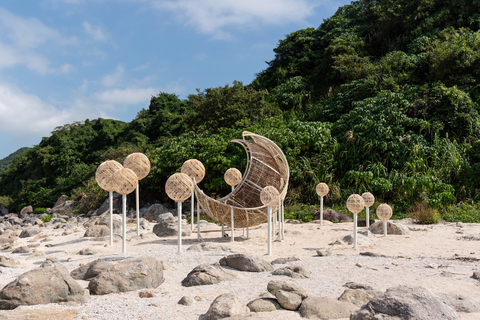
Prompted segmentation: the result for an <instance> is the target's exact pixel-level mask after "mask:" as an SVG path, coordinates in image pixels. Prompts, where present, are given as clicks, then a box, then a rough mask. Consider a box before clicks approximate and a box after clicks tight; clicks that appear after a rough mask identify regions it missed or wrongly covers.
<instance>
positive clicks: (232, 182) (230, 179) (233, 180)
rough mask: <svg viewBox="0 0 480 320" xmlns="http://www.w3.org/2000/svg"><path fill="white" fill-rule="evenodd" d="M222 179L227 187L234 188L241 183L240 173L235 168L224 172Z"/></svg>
mask: <svg viewBox="0 0 480 320" xmlns="http://www.w3.org/2000/svg"><path fill="white" fill-rule="evenodd" d="M223 178H224V179H225V182H226V183H227V184H228V185H229V186H236V185H237V184H239V183H240V181H242V173H241V172H240V170H238V169H237V168H230V169H228V170H227V171H225V174H224V175H223Z"/></svg>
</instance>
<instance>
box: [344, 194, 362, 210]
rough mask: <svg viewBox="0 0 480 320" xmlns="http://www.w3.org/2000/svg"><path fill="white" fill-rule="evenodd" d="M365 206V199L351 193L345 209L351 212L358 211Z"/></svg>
mask: <svg viewBox="0 0 480 320" xmlns="http://www.w3.org/2000/svg"><path fill="white" fill-rule="evenodd" d="M364 207H365V201H363V198H362V197H361V196H360V195H358V194H352V195H351V196H350V197H348V199H347V209H348V210H350V212H352V213H359V212H360V211H362V210H363V208H364Z"/></svg>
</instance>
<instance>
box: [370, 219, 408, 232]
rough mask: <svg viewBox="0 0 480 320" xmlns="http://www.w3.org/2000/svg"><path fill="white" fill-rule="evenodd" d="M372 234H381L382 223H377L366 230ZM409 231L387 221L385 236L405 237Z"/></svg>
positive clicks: (404, 227)
mask: <svg viewBox="0 0 480 320" xmlns="http://www.w3.org/2000/svg"><path fill="white" fill-rule="evenodd" d="M368 229H369V230H370V231H371V232H372V233H374V234H383V221H377V222H375V223H374V224H372V225H371V226H370V227H369V228H368ZM409 233H410V231H409V230H408V228H407V227H406V226H404V225H403V224H400V223H393V222H391V221H387V234H396V235H405V234H409Z"/></svg>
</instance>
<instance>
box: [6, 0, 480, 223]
mask: <svg viewBox="0 0 480 320" xmlns="http://www.w3.org/2000/svg"><path fill="white" fill-rule="evenodd" d="M479 12H480V2H478V1H476V0H475V1H473V0H471V1H466V0H465V1H463V0H460V1H454V2H451V1H440V0H429V1H425V0H414V1H405V0H400V1H391V0H388V1H384V0H380V1H366V0H362V1H354V2H352V3H351V4H350V5H346V6H343V7H341V8H340V9H339V10H338V11H337V12H336V13H335V14H334V15H333V16H332V17H331V18H329V19H326V20H324V21H323V23H321V24H320V26H319V27H318V28H316V29H315V28H307V29H302V30H298V31H295V32H292V33H291V34H289V35H287V36H286V37H285V39H282V40H280V41H279V43H278V46H277V47H276V48H274V52H275V58H274V59H273V60H272V61H270V62H268V63H267V68H266V69H265V70H263V71H259V73H258V74H257V75H256V79H255V80H254V81H253V82H252V83H251V84H248V85H243V84H242V83H240V82H236V81H234V82H233V84H232V85H225V86H220V87H217V88H208V89H205V90H203V91H199V92H197V93H194V94H191V95H189V96H188V98H187V99H185V100H182V99H179V98H178V97H177V96H176V95H174V94H170V93H163V92H160V93H159V94H158V95H157V96H155V97H152V99H151V102H150V105H149V106H148V108H145V109H142V110H140V111H139V112H138V114H137V116H136V118H135V119H133V120H132V121H131V122H130V123H120V122H116V121H113V120H105V119H98V121H89V120H86V121H85V122H84V123H83V122H82V123H74V124H70V125H66V126H64V127H62V128H58V129H56V130H55V131H54V132H52V135H51V136H50V137H48V138H45V139H44V140H42V142H41V143H40V144H39V145H37V146H35V147H34V148H32V149H30V150H28V152H26V153H25V154H23V155H21V156H19V157H17V158H16V159H15V160H14V161H13V162H12V164H11V165H10V166H8V167H7V168H6V169H4V170H3V171H2V173H1V174H0V196H7V197H10V198H11V201H12V202H11V205H10V206H11V207H12V209H13V210H15V209H18V208H21V207H22V206H23V205H27V204H31V205H34V206H41V207H44V206H49V205H51V204H52V203H54V202H55V200H56V198H57V197H58V196H59V195H60V194H65V193H66V194H70V195H71V196H72V197H73V198H78V199H82V198H85V196H86V195H93V196H95V197H96V198H97V201H98V202H101V201H102V200H103V199H104V197H105V193H104V192H102V191H101V190H100V189H99V188H98V186H97V185H96V183H95V181H94V173H95V169H96V167H97V166H98V165H99V164H100V163H101V162H103V161H105V160H108V159H116V160H117V161H120V162H122V161H123V159H124V158H125V157H126V156H127V155H128V154H130V153H131V152H135V151H139V152H144V153H145V154H146V155H147V156H148V157H149V158H150V160H151V163H152V169H151V173H150V175H149V176H148V177H147V178H145V179H144V180H142V181H141V185H142V187H141V188H142V197H143V198H144V200H149V201H153V200H161V201H166V200H167V197H166V195H165V192H164V190H163V188H164V184H165V181H166V179H167V178H168V177H169V176H170V175H171V174H172V173H174V172H175V171H178V170H179V168H180V167H181V165H182V163H183V162H184V161H185V160H187V159H190V158H196V159H199V160H200V161H202V162H203V163H204V165H205V167H206V172H207V176H206V179H205V180H204V181H203V182H202V184H203V186H202V187H203V188H204V189H205V190H206V191H207V192H209V193H211V194H212V193H213V194H214V195H221V194H225V193H227V192H228V190H229V187H228V186H227V185H226V184H225V183H224V182H223V173H224V172H225V171H226V170H227V169H228V168H230V167H237V168H240V169H242V168H244V167H245V165H246V163H245V161H246V159H245V155H244V151H243V150H242V149H241V148H240V147H238V146H236V145H234V144H231V143H229V140H231V139H234V138H239V137H241V132H242V131H244V130H248V131H252V132H255V133H258V134H262V135H265V136H267V137H269V138H270V139H272V140H273V141H275V142H276V143H277V144H278V145H279V146H280V148H282V150H284V152H285V154H286V156H287V159H288V161H289V164H290V168H291V185H290V190H289V194H288V197H287V203H289V204H295V203H303V204H315V203H317V202H318V198H317V196H316V194H315V188H314V187H315V185H316V184H317V183H319V182H326V183H328V184H329V186H330V190H331V192H330V194H329V195H328V197H327V199H326V202H327V203H328V204H330V205H331V204H341V203H344V201H345V200H346V198H347V197H348V196H349V195H350V194H351V193H362V192H364V191H370V192H372V193H374V194H375V196H376V197H377V199H380V200H382V201H387V202H389V203H390V204H391V205H392V207H393V208H394V211H396V212H406V211H408V210H409V209H410V208H412V207H414V206H418V204H419V203H422V204H423V205H424V206H426V207H427V208H437V209H440V211H441V212H442V213H443V214H444V218H445V219H450V220H452V219H453V220H455V219H457V220H458V219H459V220H462V221H472V220H474V221H477V220H478V218H476V217H475V216H474V214H473V215H472V214H470V213H471V212H474V213H475V212H476V211H475V210H477V209H476V208H480V206H479V205H478V204H477V201H478V200H479V192H480V153H479V151H480V140H479V139H480V130H479V127H480V120H479V111H480V110H479V99H480V86H479V85H478V84H477V82H478V79H479V74H480V32H479V27H480V15H479ZM232 80H233V79H232ZM459 206H460V207H461V208H463V209H458V208H459ZM466 206H467V207H468V208H467V207H466ZM464 208H467V209H468V210H470V211H468V210H467V209H465V210H467V211H468V212H470V213H468V214H465V212H466V211H465V210H464ZM472 208H473V209H472ZM479 216H480V215H479Z"/></svg>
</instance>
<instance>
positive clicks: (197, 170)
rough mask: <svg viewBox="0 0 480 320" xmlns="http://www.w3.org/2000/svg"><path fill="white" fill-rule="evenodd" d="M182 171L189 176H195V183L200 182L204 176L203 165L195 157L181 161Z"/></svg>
mask: <svg viewBox="0 0 480 320" xmlns="http://www.w3.org/2000/svg"><path fill="white" fill-rule="evenodd" d="M181 171H182V173H185V174H186V175H187V176H189V177H190V178H195V182H196V183H200V182H201V181H202V180H203V178H205V167H204V166H203V163H201V162H200V161H199V160H197V159H190V160H187V161H185V162H184V163H183V165H182V169H181Z"/></svg>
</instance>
